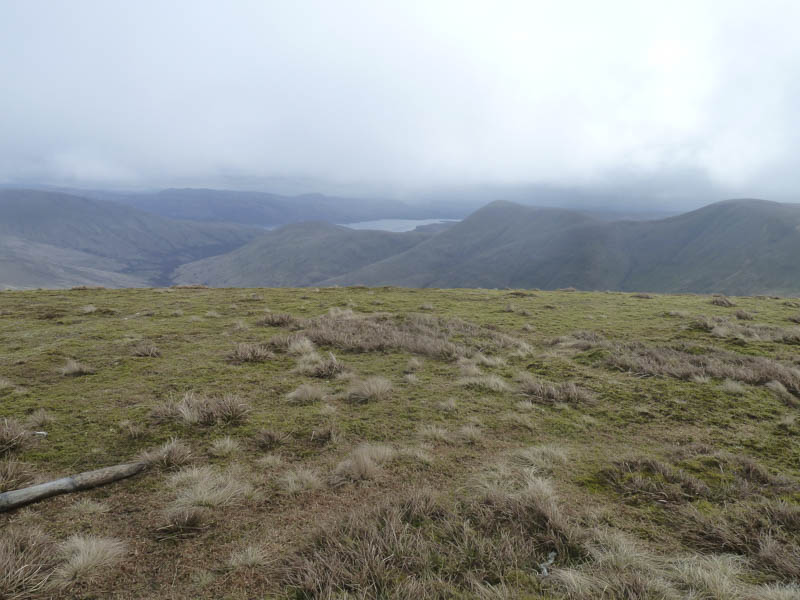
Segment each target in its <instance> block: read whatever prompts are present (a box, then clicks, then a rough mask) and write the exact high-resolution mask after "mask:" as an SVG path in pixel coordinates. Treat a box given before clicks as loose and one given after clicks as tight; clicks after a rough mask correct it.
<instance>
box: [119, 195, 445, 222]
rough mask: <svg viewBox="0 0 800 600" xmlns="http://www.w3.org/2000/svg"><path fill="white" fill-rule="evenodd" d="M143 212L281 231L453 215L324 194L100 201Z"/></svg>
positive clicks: (137, 197) (142, 197) (140, 197)
mask: <svg viewBox="0 0 800 600" xmlns="http://www.w3.org/2000/svg"><path fill="white" fill-rule="evenodd" d="M103 196H104V197H105V198H107V199H110V200H114V201H116V202H120V203H123V204H126V205H128V206H132V207H134V208H137V209H139V210H142V211H146V212H149V213H153V214H157V215H160V216H163V217H169V218H172V219H185V220H193V221H218V222H228V223H242V224H246V225H260V226H279V225H286V224H289V223H299V222H303V221H325V222H327V223H355V222H358V221H374V220H377V219H425V218H439V217H453V216H460V215H454V214H453V213H452V211H444V212H443V209H442V208H432V207H427V206H409V205H407V204H403V203H402V202H396V201H391V200H375V199H361V198H340V197H334V196H325V195H322V194H303V195H299V196H282V195H279V194H270V193H266V192H238V191H231V190H209V189H194V188H184V189H167V190H162V191H160V192H156V193H153V194H136V195H109V194H105V195H103Z"/></svg>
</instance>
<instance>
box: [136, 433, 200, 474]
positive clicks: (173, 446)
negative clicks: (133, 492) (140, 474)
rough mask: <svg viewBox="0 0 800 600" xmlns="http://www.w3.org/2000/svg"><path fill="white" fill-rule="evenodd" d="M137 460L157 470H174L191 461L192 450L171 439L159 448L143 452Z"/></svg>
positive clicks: (183, 443)
mask: <svg viewBox="0 0 800 600" xmlns="http://www.w3.org/2000/svg"><path fill="white" fill-rule="evenodd" d="M139 460H141V461H142V462H144V463H146V464H147V465H148V466H150V467H154V468H158V469H176V468H178V467H182V466H184V465H185V464H187V463H189V462H190V461H191V460H192V449H191V448H190V447H189V446H188V445H187V444H186V443H185V442H182V441H181V440H179V439H177V438H171V439H170V440H169V441H168V442H165V443H164V444H162V445H161V446H159V447H157V448H153V449H151V450H147V451H145V452H143V453H142V454H141V455H140V456H139Z"/></svg>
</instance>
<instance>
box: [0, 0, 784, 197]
mask: <svg viewBox="0 0 800 600" xmlns="http://www.w3.org/2000/svg"><path fill="white" fill-rule="evenodd" d="M798 23H800V2H798V1H797V0H789V1H786V2H781V1H769V0H758V1H755V0H754V1H751V2H738V1H736V0H724V1H720V2H713V1H706V2H704V1H702V0H692V1H688V2H678V1H675V0H671V1H669V2H664V1H656V0H653V1H648V0H632V1H630V2H623V1H612V0H602V1H600V0H591V1H585V2H580V1H565V0H558V1H556V0H552V1H547V2H535V1H532V0H528V1H521V2H503V1H497V0H492V1H489V0H486V1H483V2H469V1H465V0H459V1H453V2H448V1H443V0H442V1H438V0H426V1H422V2H414V1H411V0H401V1H397V2H391V1H388V0H383V1H382V0H370V1H364V2H349V1H346V0H325V1H319V2H310V1H309V2H306V1H302V0H290V1H280V2H278V1H275V2H269V1H266V0H253V1H234V0H224V1H222V0H215V1H202V0H186V1H178V0H158V1H143V0H135V1H133V0H97V1H88V0H69V1H67V0H63V1H60V0H0V81H1V82H2V84H0V182H2V181H5V182H17V181H40V182H50V183H62V184H80V185H95V186H159V185H164V186H166V185H193V184H203V185H213V184H214V183H215V182H225V181H236V180H238V179H241V180H242V181H253V180H256V181H257V180H258V179H259V178H264V177H273V176H278V177H304V178H314V179H317V180H321V181H332V182H340V183H355V184H365V185H366V184H369V185H371V186H373V187H375V186H377V187H380V186H386V187H387V189H388V188H390V187H392V188H414V187H425V186H441V185H471V184H477V183H481V184H482V183H489V184H521V183H531V182H544V183H550V184H556V185H597V184H606V183H611V184H615V182H617V181H621V180H627V179H631V180H635V181H652V182H656V185H664V186H667V187H668V186H669V185H670V182H674V181H676V178H677V179H680V177H681V174H684V173H689V174H691V179H692V180H693V181H701V182H707V183H708V184H709V185H711V186H716V187H717V188H719V189H724V190H726V191H730V192H731V193H732V194H734V195H758V196H761V197H774V198H793V199H797V197H798V194H797V193H796V192H797V190H798V189H800V187H799V186H800V169H798V168H797V167H796V164H797V161H798V157H800V114H799V113H798V107H800V94H799V93H800V35H798V33H797V28H798ZM658 182H663V183H658Z"/></svg>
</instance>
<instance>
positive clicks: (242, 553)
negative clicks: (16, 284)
mask: <svg viewBox="0 0 800 600" xmlns="http://www.w3.org/2000/svg"><path fill="white" fill-rule="evenodd" d="M270 562H271V561H270V559H269V555H268V554H267V551H266V549H264V548H263V547H262V546H259V545H258V544H248V545H246V546H244V547H241V548H238V549H236V550H234V551H233V552H231V556H230V558H229V559H228V567H229V568H231V569H234V570H235V569H254V568H256V567H263V566H265V565H267V564H269V563H270Z"/></svg>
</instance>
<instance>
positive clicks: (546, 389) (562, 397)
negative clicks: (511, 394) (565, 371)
mask: <svg viewBox="0 0 800 600" xmlns="http://www.w3.org/2000/svg"><path fill="white" fill-rule="evenodd" d="M518 379H519V391H520V392H521V393H522V394H524V395H525V396H527V397H529V398H532V399H536V400H538V401H544V402H549V403H559V402H561V403H565V404H584V403H589V402H593V401H594V400H595V397H594V394H593V393H592V392H591V391H589V390H587V389H585V388H582V387H580V386H578V385H576V384H574V383H572V382H571V381H568V382H562V383H546V382H543V381H539V380H538V379H536V378H534V377H532V376H531V375H530V374H528V373H521V374H520V375H519V378H518Z"/></svg>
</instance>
